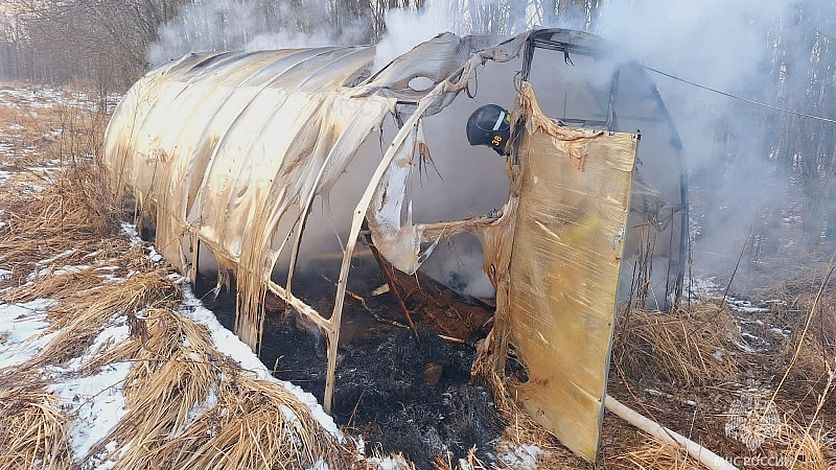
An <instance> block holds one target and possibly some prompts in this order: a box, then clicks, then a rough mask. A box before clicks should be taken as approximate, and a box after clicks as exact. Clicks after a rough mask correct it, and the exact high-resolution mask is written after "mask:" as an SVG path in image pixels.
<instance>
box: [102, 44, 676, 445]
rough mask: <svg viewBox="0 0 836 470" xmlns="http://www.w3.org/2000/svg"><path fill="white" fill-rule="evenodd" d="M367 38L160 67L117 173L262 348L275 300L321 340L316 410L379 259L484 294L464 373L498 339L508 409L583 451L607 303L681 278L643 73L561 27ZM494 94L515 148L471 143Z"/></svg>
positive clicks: (113, 157)
mask: <svg viewBox="0 0 836 470" xmlns="http://www.w3.org/2000/svg"><path fill="white" fill-rule="evenodd" d="M375 55H376V51H375V48H374V47H346V48H316V49H297V50H276V51H259V52H228V53H212V54H192V55H188V56H185V57H183V58H181V59H180V60H177V61H174V62H171V63H170V64H167V65H165V66H163V67H160V68H158V69H156V70H154V71H152V72H150V73H149V74H148V75H147V76H146V77H144V78H143V79H141V80H140V81H139V82H138V83H136V84H135V85H134V86H133V88H132V89H131V90H130V92H129V93H128V94H127V95H126V96H125V98H124V100H123V101H122V103H121V104H120V105H119V107H118V109H117V110H116V112H115V113H114V115H113V118H112V121H111V123H110V126H109V128H108V130H107V134H106V141H105V152H104V163H105V166H106V169H107V172H108V178H109V180H110V182H111V185H112V188H113V190H114V191H115V192H116V193H117V195H118V196H119V197H120V198H122V199H129V200H131V201H134V202H135V207H136V213H137V218H138V220H139V221H140V222H141V223H142V224H143V225H145V226H153V229H154V232H155V239H156V245H157V246H158V248H159V249H160V251H161V252H162V254H163V255H164V256H165V258H166V259H167V260H168V261H169V262H170V263H171V264H173V265H175V266H176V267H177V268H179V269H180V270H181V271H182V272H183V273H184V274H192V276H190V277H192V278H194V277H195V276H194V275H196V273H197V272H198V270H199V269H205V265H206V262H205V261H203V262H202V261H201V259H202V258H204V257H205V258H211V259H212V260H215V262H216V264H217V269H218V272H219V273H221V275H220V276H219V279H218V282H219V283H221V284H223V283H225V282H228V281H230V280H234V282H235V285H236V287H237V298H236V307H237V309H236V310H237V314H236V319H235V332H236V334H237V335H238V336H239V337H240V338H241V339H242V340H244V341H245V342H246V343H247V344H249V345H250V346H251V347H252V348H253V349H255V350H258V349H259V348H260V347H261V346H262V342H263V341H262V334H263V328H264V322H265V308H264V304H265V299H266V297H267V296H268V295H271V296H276V297H278V298H279V299H280V300H281V301H282V302H283V303H284V305H286V306H288V307H290V308H292V309H293V310H295V312H297V313H298V314H299V315H301V316H302V317H304V318H305V319H306V320H307V321H308V322H310V323H312V324H314V325H315V326H316V328H317V329H318V330H319V331H321V332H322V334H324V335H325V338H326V345H327V365H326V368H327V373H326V380H325V383H326V386H325V395H324V397H325V398H324V402H325V403H324V404H325V407H326V409H328V408H329V407H330V404H331V402H332V399H333V396H334V391H335V388H338V387H339V386H340V384H339V383H338V381H337V380H336V376H335V368H336V366H337V359H338V350H339V347H340V345H341V344H342V343H341V328H342V326H343V311H344V305H345V302H346V299H347V296H349V295H357V294H356V292H357V290H358V289H357V288H356V283H355V284H352V282H353V281H354V279H353V277H354V276H357V275H358V274H357V273H355V272H354V271H353V270H352V268H353V267H354V266H355V265H358V264H360V261H358V259H359V258H368V256H369V253H371V254H372V255H374V257H377V258H378V259H379V260H380V263H379V266H380V267H381V269H382V270H383V271H386V278H387V279H388V280H389V284H390V285H389V288H390V289H391V290H397V286H396V285H395V282H394V281H393V279H395V278H396V277H397V276H412V275H416V273H422V274H423V275H425V276H428V277H429V278H432V279H434V280H435V281H436V282H438V283H440V284H442V285H446V286H448V287H449V288H450V289H452V290H454V291H455V292H456V293H457V294H458V295H460V296H462V297H463V298H467V299H474V301H476V302H479V303H480V304H481V305H483V306H489V310H490V314H491V316H492V319H491V321H492V329H491V331H490V333H489V334H488V336H487V338H486V339H485V341H482V342H480V343H479V345H480V346H479V350H478V351H477V352H476V355H477V359H476V361H477V363H476V364H475V365H474V370H476V369H478V368H484V370H488V369H493V370H496V371H503V370H504V369H505V363H506V360H507V358H508V354H509V349H512V350H513V351H514V354H515V356H516V357H517V358H518V359H519V361H520V363H521V364H522V365H523V366H524V368H525V370H526V375H527V379H528V380H527V381H525V382H524V383H520V384H518V385H515V390H514V392H515V393H514V395H515V397H516V398H517V400H518V401H519V403H520V404H521V405H522V407H523V408H524V409H526V410H527V411H528V412H529V413H530V414H531V415H532V417H534V418H535V419H536V420H537V421H538V422H540V423H541V424H543V425H544V426H545V427H546V428H547V429H549V430H550V431H551V432H552V433H554V434H555V435H556V436H557V437H558V438H559V439H560V440H561V441H562V442H563V443H564V444H565V445H566V446H567V447H569V448H570V449H571V450H573V451H574V452H576V453H577V454H579V455H581V456H582V457H584V458H586V459H588V460H595V458H596V455H597V453H598V448H599V442H600V433H601V421H602V416H603V400H604V396H605V393H606V390H605V389H606V383H607V373H608V368H609V356H610V349H611V338H612V334H613V327H614V323H615V322H614V318H615V315H616V312H617V307H618V305H620V304H623V303H633V304H642V305H652V306H654V307H657V308H667V306H669V305H671V304H674V303H676V302H677V301H678V298H679V296H680V295H681V289H682V279H683V274H684V265H685V263H684V261H685V259H684V258H685V255H684V248H685V242H686V238H687V220H688V211H687V199H686V187H685V179H684V171H683V168H682V162H681V159H680V145H679V139H678V137H677V134H676V130H675V128H674V126H673V124H672V122H671V120H670V117H669V115H668V113H667V110H666V108H665V105H664V103H663V102H662V100H661V97H660V95H659V93H658V91H657V90H656V87H655V85H654V84H653V83H652V81H650V80H649V79H648V78H647V76H646V75H645V72H644V69H643V68H642V67H641V66H640V65H638V64H637V63H636V62H634V61H632V60H631V59H629V58H628V57H625V54H624V53H623V52H622V51H621V50H620V49H619V48H618V47H617V46H615V45H613V44H610V43H607V42H605V41H604V40H602V39H600V38H598V37H596V36H593V35H590V34H586V33H580V32H576V31H569V30H560V29H549V30H536V31H529V32H527V33H524V34H521V35H518V36H516V37H512V38H510V39H506V40H504V41H502V42H499V43H498V44H496V43H493V42H492V41H491V40H490V39H489V38H485V37H476V36H468V37H458V36H456V35H453V34H450V33H447V34H442V35H439V36H437V37H436V38H434V39H432V40H430V41H428V42H426V43H423V44H421V45H419V46H417V47H415V48H414V49H413V50H411V51H410V52H407V53H406V54H403V55H401V56H399V57H397V58H396V59H394V60H393V61H391V62H390V63H389V64H388V65H386V66H384V67H382V68H380V69H379V70H375V69H374V64H375V58H376V57H375ZM487 103H496V104H499V105H500V106H503V107H504V108H506V109H510V110H511V112H510V115H511V119H510V121H511V139H510V142H508V143H507V144H506V145H507V153H508V156H507V157H497V155H495V154H494V153H493V152H491V151H489V150H487V149H485V148H483V147H471V146H470V145H469V143H468V141H467V138H466V137H465V133H464V127H465V122H466V121H467V117H468V115H469V114H470V113H471V112H472V111H473V110H474V109H476V108H478V107H479V106H480V105H484V104H487ZM209 255H211V256H209ZM392 268H394V269H392ZM309 271H316V272H317V273H318V274H319V275H320V279H321V280H322V282H321V285H320V286H319V287H318V288H317V290H316V292H315V293H314V292H312V291H311V290H310V285H311V282H306V281H305V280H304V273H305V272H309ZM322 285H324V286H326V287H327V289H329V292H328V293H327V295H326V294H322ZM366 287H369V286H366ZM371 287H372V288H373V287H376V286H371ZM371 294H372V293H371V292H360V293H359V295H361V296H366V295H369V296H370V295H371ZM322 297H327V299H323V298H322ZM404 310H406V311H405V312H404V313H405V314H406V315H407V316H408V314H409V311H408V310H407V309H404ZM416 332H417V330H416Z"/></svg>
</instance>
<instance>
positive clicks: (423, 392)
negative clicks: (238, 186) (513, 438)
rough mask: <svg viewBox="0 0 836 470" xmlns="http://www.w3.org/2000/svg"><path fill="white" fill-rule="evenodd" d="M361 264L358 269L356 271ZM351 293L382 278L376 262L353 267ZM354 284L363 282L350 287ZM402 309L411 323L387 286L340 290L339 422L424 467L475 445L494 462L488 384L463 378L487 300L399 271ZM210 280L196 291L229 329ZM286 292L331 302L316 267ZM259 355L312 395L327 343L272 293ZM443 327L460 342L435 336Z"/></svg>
mask: <svg viewBox="0 0 836 470" xmlns="http://www.w3.org/2000/svg"><path fill="white" fill-rule="evenodd" d="M358 268H359V269H358ZM355 270H359V271H360V273H359V274H358V273H357V272H355V271H353V275H354V276H353V279H355V280H356V279H360V281H354V282H352V281H351V280H350V282H349V287H350V288H353V289H350V290H352V292H366V293H369V292H371V291H373V290H374V289H375V288H376V287H378V286H380V285H382V284H383V283H384V279H383V277H382V276H381V275H380V274H379V272H378V271H377V268H376V266H375V265H372V266H369V265H368V264H366V265H364V266H356V265H355ZM358 282H359V283H360V284H365V285H358ZM398 282H399V284H401V286H402V292H404V297H405V302H406V305H407V307H408V308H409V309H410V310H411V311H413V317H414V320H415V322H416V324H417V325H418V336H419V338H420V341H416V339H415V336H414V332H413V331H412V330H410V329H408V328H405V327H403V325H401V323H402V322H404V319H403V317H404V315H403V313H402V311H401V310H400V307H399V305H398V303H397V301H396V298H395V297H394V296H393V294H392V293H386V294H382V295H378V296H372V295H371V294H366V295H365V296H362V298H363V301H362V302H361V301H360V300H359V299H358V297H360V296H357V297H355V296H347V298H346V303H345V308H344V313H343V322H342V323H343V328H342V337H341V342H340V349H339V356H338V360H337V389H336V392H335V397H334V407H333V410H332V415H333V416H334V419H335V421H336V422H337V424H339V425H340V426H342V427H343V428H344V429H346V430H348V431H349V432H351V433H352V434H356V435H361V436H362V437H363V439H364V440H365V442H366V445H367V447H368V448H369V449H379V450H381V451H383V452H387V453H389V452H403V453H404V454H405V455H407V456H408V457H409V458H410V459H411V460H412V461H413V462H415V464H416V465H418V466H419V468H432V463H431V462H432V460H433V459H434V458H435V457H436V456H438V455H447V454H448V453H449V454H450V455H451V457H454V458H461V457H465V456H466V454H467V452H468V450H469V449H470V448H471V447H473V446H476V448H477V449H479V457H480V458H482V459H483V460H485V461H486V462H492V461H495V460H496V457H495V455H494V454H493V453H492V449H493V448H494V444H495V442H496V441H497V439H498V438H499V436H500V435H501V433H502V426H501V423H500V422H499V419H498V418H497V417H496V415H495V409H494V404H493V398H492V395H491V392H490V391H489V390H488V389H486V388H485V387H482V386H480V385H476V384H473V383H470V368H471V364H472V363H473V357H474V352H475V348H474V346H473V344H474V343H475V342H476V341H478V340H479V339H481V338H482V337H484V335H485V334H486V332H487V325H486V324H487V323H489V321H490V319H491V316H492V309H491V308H490V307H489V306H485V305H481V304H479V303H478V302H475V301H472V300H470V301H468V300H467V299H462V298H460V297H458V296H456V295H455V294H453V293H452V291H450V290H448V289H445V288H443V287H442V286H440V285H438V284H437V283H435V282H434V281H432V280H429V279H425V278H420V280H418V279H416V278H411V277H406V276H399V278H398ZM213 287H214V279H211V278H209V277H208V276H201V277H200V279H199V281H198V285H197V288H196V291H197V292H196V293H197V294H198V296H199V297H203V298H204V303H205V304H206V306H207V307H208V308H210V309H212V310H213V311H214V312H215V314H216V315H217V317H218V319H219V320H220V321H221V323H222V324H223V325H224V326H226V327H227V328H229V329H232V328H233V322H234V286H233V287H232V288H231V289H230V290H228V291H224V292H222V293H221V294H220V295H219V296H218V297H217V298H216V299H215V298H213V295H212V294H211V293H210V290H211V289H212V288H213ZM294 291H295V292H305V293H306V295H305V296H304V298H305V300H307V301H309V302H311V303H312V304H313V306H314V307H316V308H317V309H319V311H329V310H330V308H331V306H333V293H334V289H333V285H332V284H330V283H328V282H327V281H326V280H324V279H323V276H322V274H321V273H316V272H315V271H314V272H307V273H300V274H297V278H295V280H294ZM266 307H267V310H268V311H267V316H266V320H265V327H264V335H263V340H262V348H261V352H260V354H259V357H260V358H261V360H262V362H263V363H264V364H265V365H266V366H267V367H268V368H269V369H271V370H273V374H274V376H275V377H276V378H278V379H281V380H287V381H290V382H293V383H294V384H297V385H299V386H301V387H302V388H303V389H304V390H305V391H307V392H310V393H311V394H313V395H314V396H316V397H317V399H319V400H320V402H321V401H322V399H323V394H324V389H325V365H326V346H325V339H324V336H322V335H320V334H319V332H318V331H317V329H316V328H315V327H311V326H310V325H309V324H308V322H306V321H304V320H302V319H301V318H299V316H298V315H297V314H295V313H293V312H291V311H287V310H286V309H285V308H284V306H283V303H282V302H281V301H280V300H279V299H276V298H272V299H268V301H267V302H266ZM437 333H440V334H442V335H445V336H447V337H448V338H449V337H453V338H457V339H461V340H464V341H463V343H459V342H457V341H450V340H449V339H442V337H440V336H439V334H437Z"/></svg>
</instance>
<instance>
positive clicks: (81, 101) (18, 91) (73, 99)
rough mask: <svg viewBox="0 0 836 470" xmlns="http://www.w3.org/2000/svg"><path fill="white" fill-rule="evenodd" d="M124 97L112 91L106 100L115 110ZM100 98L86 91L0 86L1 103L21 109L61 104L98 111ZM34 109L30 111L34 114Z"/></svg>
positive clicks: (46, 107)
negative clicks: (23, 106) (23, 107)
mask: <svg viewBox="0 0 836 470" xmlns="http://www.w3.org/2000/svg"><path fill="white" fill-rule="evenodd" d="M121 99H122V97H121V96H120V95H118V94H115V93H111V94H109V95H107V97H106V98H105V101H106V103H107V108H108V109H109V110H113V109H115V108H116V105H117V104H118V103H119V101H120V100H121ZM98 102H99V100H98V99H97V98H96V97H94V96H92V95H89V94H87V93H84V92H78V91H75V92H70V91H63V90H57V89H54V88H49V87H33V86H29V87H20V86H17V87H15V88H0V105H2V106H5V107H7V108H12V109H19V108H20V107H21V105H25V106H27V107H29V108H30V109H54V108H58V107H60V106H69V107H73V108H79V109H84V110H87V111H98V108H99V106H98ZM33 113H34V111H32V112H30V114H33Z"/></svg>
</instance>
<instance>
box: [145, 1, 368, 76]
mask: <svg viewBox="0 0 836 470" xmlns="http://www.w3.org/2000/svg"><path fill="white" fill-rule="evenodd" d="M364 22H365V19H364V18H340V21H339V23H338V22H337V21H334V12H332V11H330V10H329V9H328V3H326V2H316V1H310V0H307V1H306V0H303V1H301V2H290V1H273V2H264V1H262V0H212V1H209V2H196V3H188V4H186V5H184V6H183V7H182V8H181V9H180V11H179V12H178V14H177V16H175V17H174V18H173V19H172V20H170V21H168V22H167V23H165V24H163V25H162V26H161V27H160V29H159V31H158V34H159V40H158V41H156V42H155V43H153V44H152V45H151V46H150V47H149V48H148V51H147V60H148V62H149V64H151V65H152V66H157V65H160V64H163V63H165V62H168V61H169V60H172V59H176V58H179V57H182V56H183V55H184V54H187V53H190V52H206V51H230V50H267V49H289V48H300V47H318V46H334V45H358V44H363V43H367V42H368V28H364V24H363V23H364Z"/></svg>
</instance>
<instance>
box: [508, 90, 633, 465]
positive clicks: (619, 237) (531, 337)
mask: <svg viewBox="0 0 836 470" xmlns="http://www.w3.org/2000/svg"><path fill="white" fill-rule="evenodd" d="M520 101H521V103H522V106H521V109H519V110H518V111H517V112H518V113H523V114H524V115H523V116H521V117H520V118H519V119H524V120H525V125H526V129H525V130H520V131H521V133H522V134H523V135H521V136H519V137H518V138H519V139H520V142H519V147H518V149H517V153H516V158H517V160H518V161H519V165H520V167H521V171H520V178H521V179H522V180H521V184H520V190H519V205H518V207H517V217H516V226H515V229H514V240H513V249H512V250H513V251H512V256H511V264H510V285H511V288H510V311H509V312H508V315H509V320H510V332H509V333H510V334H509V337H508V339H509V342H510V343H511V344H512V345H513V346H514V348H515V350H516V351H517V354H518V356H519V358H520V359H521V361H522V363H523V364H524V365H525V366H526V368H527V369H528V376H529V379H528V381H527V382H526V383H523V384H521V385H519V387H518V388H517V390H516V392H517V397H518V399H519V401H520V402H521V404H522V406H523V407H524V408H525V409H526V410H528V412H529V413H531V415H532V416H533V417H534V418H535V419H536V420H537V421H539V422H540V423H542V424H543V425H544V426H546V427H547V428H548V429H549V430H550V431H551V432H553V433H554V434H555V435H556V436H557V437H558V438H559V439H560V440H561V442H563V444H565V445H566V446H567V447H569V448H570V449H572V450H573V451H574V452H576V453H577V454H579V455H581V456H583V457H584V458H586V459H587V460H590V461H594V460H595V458H596V455H597V451H598V445H599V441H600V431H601V421H602V418H603V399H604V395H605V393H606V383H607V371H608V365H609V356H610V343H611V338H612V331H613V324H614V318H615V307H616V291H617V288H618V277H619V271H620V268H621V257H622V249H623V243H622V242H623V239H624V234H625V226H626V223H627V215H628V209H629V205H630V204H629V203H630V189H631V182H632V172H633V164H634V162H635V158H636V151H637V145H638V137H637V136H636V135H635V134H631V133H623V132H611V133H608V132H604V131H596V130H580V129H571V128H566V127H562V126H558V125H557V124H556V123H554V122H553V121H551V120H550V119H548V118H547V117H546V116H545V115H543V114H542V112H541V111H540V110H539V107H538V106H537V104H536V100H535V98H534V94H533V92H532V91H531V88H530V87H528V86H527V84H525V83H524V86H523V90H522V96H521V100H520Z"/></svg>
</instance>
